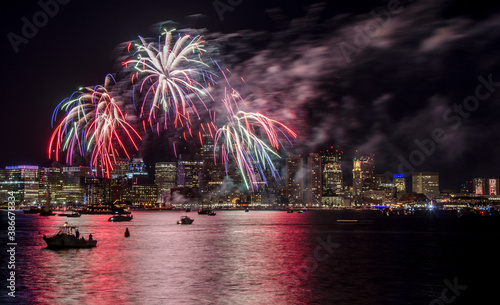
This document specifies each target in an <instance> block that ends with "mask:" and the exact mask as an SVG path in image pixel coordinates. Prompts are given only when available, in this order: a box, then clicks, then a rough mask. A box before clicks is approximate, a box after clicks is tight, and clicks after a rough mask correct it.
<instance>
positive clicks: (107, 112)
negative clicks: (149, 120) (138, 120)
mask: <svg viewBox="0 0 500 305" xmlns="http://www.w3.org/2000/svg"><path fill="white" fill-rule="evenodd" d="M109 78H110V76H109V77H107V78H106V84H105V86H100V85H99V86H95V87H94V88H91V87H87V88H84V89H82V90H80V91H78V92H75V93H73V94H72V95H71V96H70V97H69V98H66V99H64V100H63V101H62V102H61V103H60V104H59V105H58V106H57V107H56V109H55V111H54V114H53V120H54V121H55V117H56V113H57V111H58V110H59V109H61V110H63V111H65V112H66V116H65V117H64V118H63V119H62V120H61V122H60V123H59V125H57V127H56V128H55V129H54V132H53V133H52V137H51V139H50V143H49V158H51V157H52V154H54V156H55V159H56V160H57V161H58V159H59V153H60V151H61V150H62V151H66V163H69V164H71V163H72V160H73V153H74V152H78V153H79V154H80V155H81V156H82V157H87V156H88V157H89V159H90V165H91V167H92V169H93V170H95V171H96V172H97V174H99V175H101V176H103V177H107V178H109V177H110V175H111V171H112V170H113V164H115V163H116V161H117V159H116V158H118V157H120V155H123V156H125V157H126V158H130V155H129V153H128V150H127V146H126V144H127V142H129V143H130V144H131V145H132V146H133V147H134V148H135V149H136V150H138V147H137V144H136V140H135V139H138V140H142V139H141V136H140V135H139V134H138V133H137V131H136V130H135V129H134V128H133V127H132V126H131V125H130V124H129V123H128V122H127V121H126V115H125V114H124V113H123V111H122V110H121V108H120V105H119V103H118V102H117V101H116V100H115V99H114V98H113V97H112V96H111V95H110V93H109V92H108V90H107V89H106V85H107V84H109Z"/></svg>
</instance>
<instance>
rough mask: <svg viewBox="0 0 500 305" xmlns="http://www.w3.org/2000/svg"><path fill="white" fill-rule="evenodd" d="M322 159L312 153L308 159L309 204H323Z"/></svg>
mask: <svg viewBox="0 0 500 305" xmlns="http://www.w3.org/2000/svg"><path fill="white" fill-rule="evenodd" d="M321 193H322V189H321V158H320V156H319V154H316V153H311V154H309V156H308V157H307V201H306V203H307V204H320V203H321Z"/></svg>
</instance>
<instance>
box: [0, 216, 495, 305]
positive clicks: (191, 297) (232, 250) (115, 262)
mask: <svg viewBox="0 0 500 305" xmlns="http://www.w3.org/2000/svg"><path fill="white" fill-rule="evenodd" d="M216 212H217V215H216V216H207V215H198V214H197V213H196V212H191V213H186V212H184V211H135V212H133V215H134V219H133V220H132V221H130V222H116V223H112V222H108V218H109V215H82V216H81V217H79V218H66V217H59V216H51V217H42V216H39V215H36V214H23V213H22V212H16V224H15V230H16V242H17V246H16V253H15V267H16V268H15V274H16V276H15V278H16V285H15V286H16V287H15V298H14V297H11V296H9V295H8V294H7V293H8V292H9V291H8V290H7V288H6V286H7V285H6V283H7V282H8V281H5V279H8V277H9V271H10V270H9V269H8V268H7V266H8V260H9V255H8V253H7V250H8V249H9V248H8V246H7V234H6V230H2V232H1V245H0V246H1V249H2V265H1V266H0V269H1V270H2V273H1V274H2V276H3V285H2V296H1V299H0V303H2V304H7V303H13V304H448V303H453V304H487V303H491V302H488V300H495V299H496V297H495V296H496V294H497V292H496V290H495V289H496V282H497V281H498V274H499V273H498V271H499V269H500V268H499V267H498V263H499V258H500V253H499V251H498V250H497V248H498V247H497V244H498V242H499V240H500V239H499V237H500V220H499V219H497V218H496V217H492V216H484V217H471V218H459V217H457V215H456V212H455V211H420V212H417V213H416V214H414V215H394V216H391V217H389V216H386V215H385V214H382V213H381V212H380V211H355V210H339V211H307V212H305V213H297V212H295V213H286V212H285V211H254V210H250V211H249V212H245V211H244V210H222V211H216ZM183 215H188V216H190V217H191V218H194V223H193V224H192V225H177V224H176V222H177V221H178V220H179V219H180V217H181V216H183ZM338 220H341V221H338ZM346 220H349V221H346ZM352 220H360V221H357V222H356V221H352ZM66 221H67V222H68V223H69V224H71V225H75V226H78V227H79V231H80V236H83V237H85V238H88V235H89V234H92V235H93V238H94V239H95V240H97V241H98V242H97V247H95V248H91V249H66V250H50V249H47V248H46V244H45V242H44V241H43V239H42V236H43V235H51V234H53V233H55V232H56V231H57V229H58V227H59V226H61V225H62V224H63V223H64V222H66ZM2 223H3V224H7V213H6V212H5V211H3V212H2ZM126 228H128V230H129V232H130V236H129V237H125V236H124V233H125V230H126ZM492 277H493V279H492ZM492 298H493V299H492ZM493 303H495V302H493ZM493 303H491V304H493Z"/></svg>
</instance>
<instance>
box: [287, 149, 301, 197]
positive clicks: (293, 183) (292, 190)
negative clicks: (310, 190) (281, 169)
mask: <svg viewBox="0 0 500 305" xmlns="http://www.w3.org/2000/svg"><path fill="white" fill-rule="evenodd" d="M303 166H304V164H303V161H302V158H301V156H300V155H298V156H297V155H291V156H289V157H288V158H287V159H286V169H285V171H286V197H287V199H288V200H289V202H290V203H302V200H303V189H304V187H303V185H304V177H303V176H304V168H303Z"/></svg>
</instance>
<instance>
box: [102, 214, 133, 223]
mask: <svg viewBox="0 0 500 305" xmlns="http://www.w3.org/2000/svg"><path fill="white" fill-rule="evenodd" d="M133 218H134V216H121V215H120V216H111V217H110V218H109V219H108V221H111V222H119V221H131V220H132V219H133Z"/></svg>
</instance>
